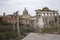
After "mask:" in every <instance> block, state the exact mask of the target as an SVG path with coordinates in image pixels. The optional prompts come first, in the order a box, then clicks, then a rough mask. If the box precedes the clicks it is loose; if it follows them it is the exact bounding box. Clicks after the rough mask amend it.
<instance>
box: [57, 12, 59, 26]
mask: <svg viewBox="0 0 60 40" xmlns="http://www.w3.org/2000/svg"><path fill="white" fill-rule="evenodd" d="M58 16H59V13H57V27H59V17H58Z"/></svg>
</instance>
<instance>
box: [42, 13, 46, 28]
mask: <svg viewBox="0 0 60 40" xmlns="http://www.w3.org/2000/svg"><path fill="white" fill-rule="evenodd" d="M43 14H44V28H45V27H46V20H45V13H43Z"/></svg>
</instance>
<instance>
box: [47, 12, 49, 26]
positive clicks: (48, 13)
mask: <svg viewBox="0 0 60 40" xmlns="http://www.w3.org/2000/svg"><path fill="white" fill-rule="evenodd" d="M47 26H49V13H47Z"/></svg>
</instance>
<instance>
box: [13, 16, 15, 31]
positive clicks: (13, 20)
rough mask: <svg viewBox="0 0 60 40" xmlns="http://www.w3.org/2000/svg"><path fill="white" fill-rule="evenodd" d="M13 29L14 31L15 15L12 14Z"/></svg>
mask: <svg viewBox="0 0 60 40" xmlns="http://www.w3.org/2000/svg"><path fill="white" fill-rule="evenodd" d="M13 30H14V31H15V16H14V15H13Z"/></svg>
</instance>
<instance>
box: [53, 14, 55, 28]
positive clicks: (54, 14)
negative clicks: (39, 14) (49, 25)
mask: <svg viewBox="0 0 60 40" xmlns="http://www.w3.org/2000/svg"><path fill="white" fill-rule="evenodd" d="M53 17H54V18H53V20H54V27H56V25H55V13H53Z"/></svg>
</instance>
